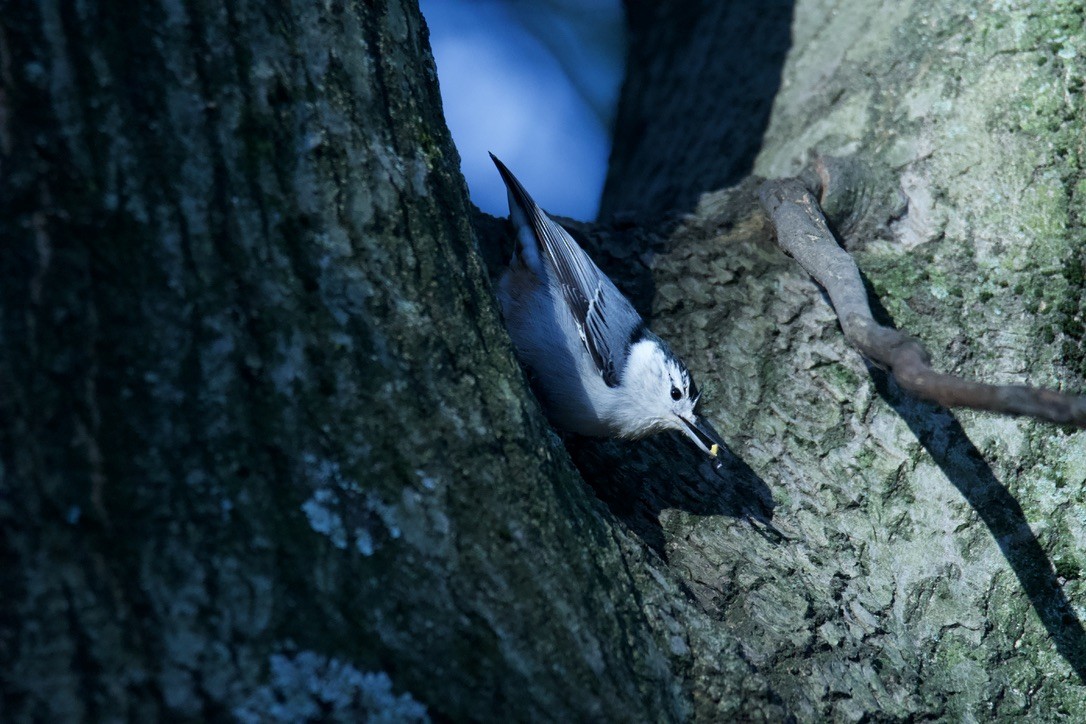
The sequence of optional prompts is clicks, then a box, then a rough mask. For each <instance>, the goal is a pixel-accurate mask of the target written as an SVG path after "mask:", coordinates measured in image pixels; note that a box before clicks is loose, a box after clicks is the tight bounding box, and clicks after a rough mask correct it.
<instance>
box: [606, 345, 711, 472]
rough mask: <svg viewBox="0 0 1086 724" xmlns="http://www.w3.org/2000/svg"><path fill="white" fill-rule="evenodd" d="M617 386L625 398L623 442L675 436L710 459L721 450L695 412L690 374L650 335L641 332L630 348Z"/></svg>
mask: <svg viewBox="0 0 1086 724" xmlns="http://www.w3.org/2000/svg"><path fill="white" fill-rule="evenodd" d="M619 386H620V388H621V389H622V392H623V393H624V394H623V395H622V396H621V399H622V400H623V402H622V405H623V409H622V410H621V411H620V414H619V415H618V417H619V419H621V420H622V421H623V425H624V426H625V429H624V430H622V434H623V435H624V436H625V437H642V436H644V435H649V434H652V433H654V432H660V431H663V430H679V431H680V432H682V433H683V434H684V435H686V436H687V437H688V438H690V439H691V440H692V441H693V442H694V444H695V445H697V446H698V448H699V449H700V450H701V451H702V452H704V453H705V454H707V455H709V456H710V457H713V458H715V457H716V456H717V454H718V453H719V451H720V449H721V448H722V447H724V442H723V441H722V440H721V439H720V436H719V435H718V434H717V432H716V430H714V429H713V428H712V426H711V425H710V424H709V423H708V421H707V420H705V418H703V417H700V416H699V415H698V414H697V413H696V412H695V410H696V408H697V405H698V400H699V398H700V395H699V394H698V388H697V385H695V384H694V378H693V377H692V376H691V374H690V371H689V370H687V369H686V365H684V364H683V363H682V360H680V359H679V358H678V357H676V356H675V354H674V353H673V352H672V351H671V348H670V347H668V345H667V343H666V342H664V341H663V340H662V339H660V338H659V337H657V336H656V335H655V334H653V333H651V332H648V331H645V332H644V333H643V334H642V336H641V338H640V339H639V340H638V341H636V342H634V343H633V344H632V345H631V346H630V352H629V355H628V357H627V358H626V366H625V368H624V369H623V371H622V377H621V383H620V385H619Z"/></svg>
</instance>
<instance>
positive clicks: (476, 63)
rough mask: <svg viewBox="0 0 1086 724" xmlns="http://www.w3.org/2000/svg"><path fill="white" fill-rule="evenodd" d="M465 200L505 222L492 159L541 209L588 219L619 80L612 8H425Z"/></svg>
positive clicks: (462, 3) (559, 4)
mask: <svg viewBox="0 0 1086 724" xmlns="http://www.w3.org/2000/svg"><path fill="white" fill-rule="evenodd" d="M421 6H422V11H423V14H424V16H425V17H426V23H427V25H428V26H429V28H430V44H431V46H432V47H433V51H434V57H435V59H436V60H437V68H438V79H439V82H440V84H441V96H442V102H443V104H444V108H445V120H446V122H447V123H448V125H449V129H450V130H451V131H452V135H453V139H454V140H455V141H456V146H457V149H458V150H459V152H460V158H461V163H462V170H463V173H464V177H465V178H466V179H467V182H468V187H469V188H470V190H471V198H472V201H474V202H475V204H476V205H478V206H479V207H480V208H481V209H482V210H483V211H486V212H487V213H490V214H494V215H495V216H505V215H506V213H507V211H508V208H507V205H506V197H505V187H504V186H503V185H502V182H501V178H500V177H499V176H498V173H497V171H496V170H495V169H494V166H493V164H492V163H491V161H490V157H489V156H488V155H487V151H493V152H494V154H495V155H496V156H498V158H500V159H501V160H502V161H504V162H505V164H506V165H507V166H509V168H510V170H512V171H513V173H515V174H516V175H517V177H518V178H519V179H520V181H521V183H523V184H524V186H525V187H526V188H527V189H528V192H529V193H531V194H532V196H533V197H534V198H535V199H536V201H538V202H539V204H540V205H541V206H543V207H544V208H545V209H546V210H547V211H550V212H553V213H555V214H559V215H562V216H570V217H573V218H575V219H582V220H589V219H593V218H595V216H596V211H597V209H598V207H599V196H600V191H601V189H602V187H603V180H604V176H605V174H606V172H607V157H608V154H609V153H610V149H611V138H610V125H611V121H612V118H613V116H614V107H615V103H616V101H617V97H618V89H619V85H620V83H621V82H622V64H623V49H622V10H621V6H620V3H619V0H422V2H421Z"/></svg>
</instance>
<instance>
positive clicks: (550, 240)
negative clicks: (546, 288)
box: [491, 154, 645, 387]
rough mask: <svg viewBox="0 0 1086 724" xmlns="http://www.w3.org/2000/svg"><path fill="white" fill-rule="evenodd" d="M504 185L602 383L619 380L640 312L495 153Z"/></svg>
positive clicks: (612, 384) (638, 329)
mask: <svg viewBox="0 0 1086 724" xmlns="http://www.w3.org/2000/svg"><path fill="white" fill-rule="evenodd" d="M491 158H492V159H494V164H495V165H496V166H497V167H498V171H499V172H500V173H501V175H502V178H503V179H504V181H505V184H506V187H507V188H508V189H509V200H510V203H511V204H513V203H515V204H516V206H517V207H518V208H519V209H520V210H521V212H522V213H523V215H524V217H525V218H526V219H527V221H528V223H529V224H530V225H531V227H532V231H533V232H534V235H535V238H536V239H537V240H538V242H539V246H540V247H541V248H542V250H543V256H544V257H545V258H546V261H547V266H548V267H549V268H550V270H551V271H552V272H553V274H554V278H555V281H556V282H557V283H558V286H559V288H560V289H561V290H562V296H563V298H564V299H565V301H566V304H567V305H568V306H569V309H570V311H571V312H572V313H573V320H574V322H575V323H576V324H577V331H578V332H579V333H580V336H581V341H582V342H583V343H584V346H585V349H587V350H588V354H589V355H590V356H591V357H592V361H593V362H594V363H595V365H596V368H597V370H599V373H600V375H601V376H602V377H603V380H604V382H606V383H607V385H608V386H610V387H616V386H618V384H619V375H620V374H621V372H622V368H623V366H624V365H625V362H626V355H627V353H628V351H629V348H630V345H631V344H632V343H633V342H634V341H635V340H636V338H637V336H638V335H639V334H640V333H641V331H642V330H643V329H644V326H645V325H644V321H643V320H642V319H641V315H639V314H638V313H637V311H636V310H635V309H634V308H633V305H632V304H630V302H629V300H628V299H626V297H625V296H624V295H623V294H622V292H620V291H619V290H618V288H617V287H615V285H614V284H613V283H612V282H611V280H610V279H608V278H607V275H605V274H604V273H603V272H602V271H600V269H599V267H597V266H596V264H595V262H593V261H592V259H591V258H590V257H589V256H588V254H586V253H585V252H584V250H583V249H581V247H580V246H579V245H578V244H577V242H576V241H574V240H573V237H572V236H570V235H569V232H567V231H566V230H565V229H563V228H562V227H561V226H559V225H558V224H557V223H555V221H554V220H553V219H551V218H550V217H549V216H547V214H546V213H544V211H543V210H542V209H541V208H539V205H538V204H536V203H535V201H534V200H533V199H532V197H531V196H529V195H528V192H527V191H525V190H524V187H523V186H521V184H520V182H519V181H517V179H516V177H515V176H513V174H512V173H510V172H509V169H507V168H506V167H505V165H504V164H503V163H502V162H501V161H499V160H498V159H497V158H495V157H494V155H493V154H491Z"/></svg>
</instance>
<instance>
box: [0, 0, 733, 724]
mask: <svg viewBox="0 0 1086 724" xmlns="http://www.w3.org/2000/svg"><path fill="white" fill-rule="evenodd" d="M0 71H2V74H3V82H2V86H0V87H2V95H0V153H2V155H0V178H2V184H3V187H2V189H0V238H2V239H3V242H2V244H0V248H2V249H3V253H2V254H0V278H2V279H3V283H2V285H0V418H2V419H3V425H2V426H0V531H2V532H0V560H2V561H3V566H2V567H0V589H2V590H3V592H4V593H3V596H2V597H0V622H2V625H0V671H3V676H2V679H0V682H2V689H0V696H2V703H0V710H2V711H3V718H4V719H5V720H6V721H19V720H48V721H64V720H79V719H85V720H93V721H103V720H120V719H132V720H142V721H146V720H150V719H154V718H178V717H182V718H194V719H207V718H210V719H219V718H228V717H231V716H238V717H241V718H243V719H249V720H254V721H266V720H268V719H270V718H271V719H274V718H276V717H277V716H278V717H281V718H285V719H288V720H298V719H302V718H305V717H306V716H307V715H313V716H315V715H317V714H323V715H325V716H333V717H338V718H340V719H343V720H349V721H357V720H360V719H361V718H363V717H364V716H366V715H367V714H373V713H375V712H377V711H385V710H387V711H386V713H391V715H397V716H399V715H402V716H405V717H417V716H418V714H419V710H418V704H417V703H414V702H413V701H412V700H411V699H404V698H396V696H395V695H394V694H393V693H392V691H391V690H390V689H389V678H388V677H389V676H390V677H391V681H392V684H394V686H395V690H396V692H407V693H408V694H409V695H410V696H413V697H414V700H417V701H421V702H423V703H425V704H426V706H427V707H429V709H430V710H431V712H432V713H436V714H441V715H444V716H448V717H453V718H456V719H465V718H508V717H520V718H538V717H541V716H548V717H556V718H561V719H589V718H603V719H614V720H634V719H646V718H664V719H675V718H679V717H680V716H681V715H682V713H683V706H684V704H683V702H682V700H681V697H680V692H679V687H678V684H677V683H676V682H677V681H678V679H677V677H675V676H674V675H673V674H671V673H670V667H671V665H672V664H671V662H670V661H669V660H668V658H667V657H666V655H665V653H666V652H665V651H664V650H663V649H662V648H661V646H660V645H658V642H666V640H665V639H663V638H661V637H660V636H654V635H653V633H652V630H651V629H650V627H649V624H648V622H647V618H648V616H649V614H648V613H647V612H646V611H645V610H643V609H642V607H641V606H642V604H646V605H650V604H652V605H654V606H655V607H654V609H653V611H654V612H653V614H652V615H653V617H654V621H656V622H658V621H659V620H661V618H669V617H671V616H672V614H669V613H668V611H670V610H671V609H676V608H678V609H681V608H682V602H681V601H680V602H679V603H677V604H672V603H670V602H669V600H668V599H667V597H665V596H664V595H662V594H663V592H664V589H663V588H662V586H661V584H659V583H655V582H654V581H653V579H652V578H651V576H652V571H653V570H654V566H655V565H658V564H653V563H651V562H644V563H643V564H642V565H640V566H639V567H638V568H637V569H636V570H631V569H630V568H629V563H628V561H627V559H626V558H624V557H623V556H622V555H620V544H622V543H623V540H622V539H621V538H619V537H616V534H615V532H614V531H613V530H612V529H611V527H610V526H609V525H608V524H607V522H606V521H605V519H604V517H603V516H601V515H600V514H599V510H598V509H599V507H600V506H599V505H598V503H596V502H594V501H593V498H592V495H591V492H590V491H589V490H587V489H586V488H585V487H584V486H583V483H581V481H580V480H579V479H578V477H577V476H576V473H575V472H574V471H573V469H572V467H571V466H570V465H569V463H568V458H567V457H566V454H565V452H564V450H563V449H562V446H561V444H560V442H559V441H558V440H557V438H555V436H554V435H553V434H552V433H550V432H549V429H548V428H547V426H546V423H545V422H544V421H543V419H542V417H541V415H540V413H539V410H538V407H537V406H536V404H535V403H534V401H533V399H532V398H531V395H530V393H529V392H528V390H527V386H526V385H525V384H524V379H523V375H522V373H521V372H520V370H519V368H518V367H517V366H516V363H515V361H514V360H513V358H512V355H511V353H510V347H509V344H508V339H507V337H506V336H505V334H504V331H503V330H502V328H501V326H500V322H499V320H498V317H497V314H496V311H495V306H494V304H493V300H492V297H491V295H490V291H489V288H488V285H487V281H486V278H485V276H484V274H483V273H482V271H481V269H482V267H481V266H480V264H479V263H478V257H477V256H476V254H475V251H474V243H473V239H472V236H471V230H470V226H469V223H468V222H469V215H468V208H469V206H468V203H467V201H466V192H465V187H464V184H463V181H462V179H461V177H460V175H459V172H458V158H457V156H456V153H455V151H454V150H453V147H452V144H451V141H450V139H449V137H448V133H447V131H446V130H445V127H444V123H443V121H442V119H441V116H440V101H439V96H438V93H437V87H436V78H435V72H434V67H433V63H432V60H431V57H430V53H429V49H428V48H427V45H426V35H425V30H424V26H423V24H422V20H421V17H420V16H419V13H418V9H417V8H416V7H415V6H414V3H410V2H387V3H368V2H327V3H309V2H298V3H285V4H274V3H273V4H265V3H248V2H236V1H235V2H226V3H203V2H182V3H143V4H140V5H139V6H138V7H137V6H133V7H131V8H129V7H127V6H126V7H125V8H124V9H123V12H122V9H121V8H120V7H119V6H115V5H112V4H109V3H96V2H86V3H64V2H51V1H50V0H42V1H41V2H36V3H21V4H16V3H4V4H3V5H2V6H0ZM627 547H629V548H630V549H631V550H630V551H629V554H630V555H632V556H635V558H636V556H638V555H640V554H639V553H638V551H637V550H636V549H635V548H633V547H632V546H629V545H628V542H627ZM654 590H655V591H659V593H654ZM654 601H656V602H657V603H656V604H653V602H654ZM674 628H675V629H676V630H677V631H681V627H680V626H679V625H678V624H675V625H674ZM731 656H732V659H734V660H735V661H739V657H738V653H737V652H734V653H733V654H732V655H731ZM727 658H728V656H724V657H722V659H723V660H726V659H727Z"/></svg>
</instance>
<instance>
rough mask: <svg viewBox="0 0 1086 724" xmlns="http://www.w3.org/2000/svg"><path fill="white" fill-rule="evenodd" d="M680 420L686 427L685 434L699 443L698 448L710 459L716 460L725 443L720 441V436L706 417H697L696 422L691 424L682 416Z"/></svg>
mask: <svg viewBox="0 0 1086 724" xmlns="http://www.w3.org/2000/svg"><path fill="white" fill-rule="evenodd" d="M679 419H680V420H682V421H683V424H684V425H685V426H686V430H685V431H684V432H686V434H687V437H689V438H690V439H691V440H693V441H694V442H695V443H697V445H698V447H700V448H701V449H702V451H704V452H705V453H707V454H708V455H709V457H711V458H715V457H716V456H717V455H718V454H720V450H721V448H723V447H724V441H723V440H721V439H720V435H718V434H717V432H716V430H714V429H713V426H712V425H710V424H709V421H708V420H706V419H705V418H704V417H695V418H694V422H690V421H689V420H687V419H686V418H685V417H682V416H681V415H680V416H679Z"/></svg>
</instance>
